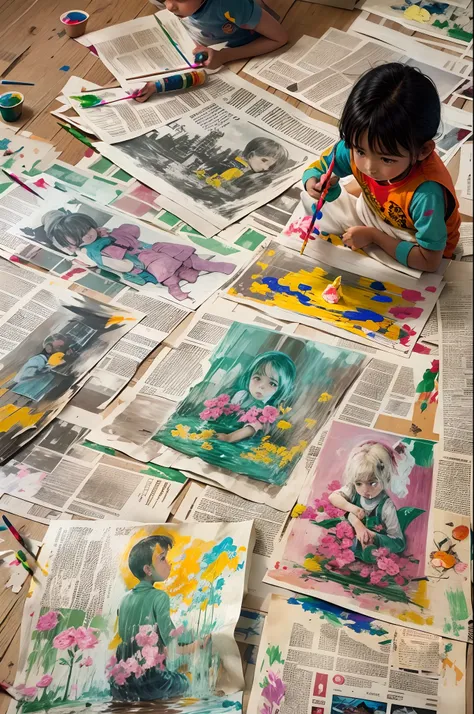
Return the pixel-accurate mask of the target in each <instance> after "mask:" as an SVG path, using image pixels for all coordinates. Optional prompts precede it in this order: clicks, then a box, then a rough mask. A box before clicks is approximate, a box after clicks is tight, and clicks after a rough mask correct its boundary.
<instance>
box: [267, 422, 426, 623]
mask: <svg viewBox="0 0 474 714" xmlns="http://www.w3.org/2000/svg"><path fill="white" fill-rule="evenodd" d="M434 447H435V444H434V442H431V441H427V440H424V439H412V438H402V439H400V437H399V436H396V435H394V434H389V433H386V432H379V431H374V430H372V429H366V428H363V427H359V426H356V425H352V424H344V423H341V422H337V421H334V422H333V423H332V425H331V428H330V429H329V432H328V435H327V437H326V439H325V442H324V445H323V448H322V449H321V452H320V454H319V457H318V460H317V465H316V470H315V473H314V477H313V481H312V484H311V486H310V491H309V495H308V497H307V499H306V500H305V503H304V504H301V506H300V508H303V506H304V507H305V508H304V511H303V512H302V514H301V515H300V517H299V518H297V519H295V520H294V521H293V522H292V525H291V529H290V532H289V535H288V539H287V542H286V545H285V548H284V552H283V555H282V558H280V560H279V561H278V562H277V563H275V565H274V567H273V568H272V569H271V570H270V571H269V573H268V575H267V578H266V581H267V582H271V583H273V584H277V585H280V586H281V585H282V584H284V585H285V587H288V588H289V589H292V590H295V589H296V590H297V591H299V592H303V593H305V594H310V595H314V596H316V595H317V596H318V597H322V598H325V599H328V600H329V601H331V602H334V603H336V604H338V605H339V604H341V605H343V606H348V607H352V608H354V609H356V608H357V607H359V608H360V609H362V610H363V611H368V612H372V611H379V612H385V613H390V614H392V613H394V612H397V611H400V612H404V611H406V610H407V609H408V611H409V610H410V609H411V608H414V610H416V612H417V613H418V612H419V611H420V605H419V604H418V603H422V605H421V609H423V607H424V606H426V598H425V602H424V603H423V598H421V597H420V592H422V593H425V588H426V587H427V586H428V585H429V577H428V576H427V573H426V569H427V565H426V560H427V555H429V552H428V553H427V545H429V546H431V540H428V523H429V518H430V509H431V494H432V485H433V460H434V457H433V450H434ZM427 542H428V543H427ZM438 580H439V578H437V581H438ZM420 583H421V585H420Z"/></svg>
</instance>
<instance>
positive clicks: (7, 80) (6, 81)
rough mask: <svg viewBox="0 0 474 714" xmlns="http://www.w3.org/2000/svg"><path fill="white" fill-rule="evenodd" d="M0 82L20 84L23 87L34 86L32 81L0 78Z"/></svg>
mask: <svg viewBox="0 0 474 714" xmlns="http://www.w3.org/2000/svg"><path fill="white" fill-rule="evenodd" d="M0 84H22V85H23V86H24V87H34V86H35V83H34V82H17V81H16V80H14V79H0Z"/></svg>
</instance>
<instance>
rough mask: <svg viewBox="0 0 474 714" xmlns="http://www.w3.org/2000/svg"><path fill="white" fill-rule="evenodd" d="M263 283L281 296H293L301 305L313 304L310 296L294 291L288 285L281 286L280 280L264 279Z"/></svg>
mask: <svg viewBox="0 0 474 714" xmlns="http://www.w3.org/2000/svg"><path fill="white" fill-rule="evenodd" d="M262 283H263V284H264V285H267V286H268V287H269V288H270V290H273V292H274V293H280V294H281V295H292V296H293V297H295V298H296V299H297V300H298V302H299V303H301V305H311V304H312V303H311V298H310V296H309V295H304V294H303V293H301V292H299V290H292V289H291V288H289V287H288V286H287V285H280V283H279V282H278V278H272V277H267V278H262ZM305 287H306V286H305Z"/></svg>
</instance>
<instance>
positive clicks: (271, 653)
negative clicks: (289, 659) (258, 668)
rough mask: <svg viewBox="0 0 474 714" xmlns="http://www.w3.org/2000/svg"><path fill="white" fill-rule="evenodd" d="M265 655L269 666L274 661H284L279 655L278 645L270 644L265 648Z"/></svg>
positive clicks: (281, 662)
mask: <svg viewBox="0 0 474 714" xmlns="http://www.w3.org/2000/svg"><path fill="white" fill-rule="evenodd" d="M267 657H268V662H269V664H270V667H271V666H272V665H273V664H274V663H275V662H279V663H280V664H283V663H284V660H283V658H282V656H281V650H280V648H279V647H278V645H270V646H269V647H268V648H267Z"/></svg>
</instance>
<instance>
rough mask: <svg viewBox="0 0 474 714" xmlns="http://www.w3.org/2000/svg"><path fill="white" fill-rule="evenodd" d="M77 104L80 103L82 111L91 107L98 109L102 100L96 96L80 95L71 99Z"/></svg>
mask: <svg viewBox="0 0 474 714" xmlns="http://www.w3.org/2000/svg"><path fill="white" fill-rule="evenodd" d="M71 99H74V100H75V101H76V102H79V104H80V105H81V108H82V109H90V107H97V106H99V104H100V103H101V102H102V99H101V98H100V97H98V96H97V95H95V94H80V95H77V96H73V97H71Z"/></svg>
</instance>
